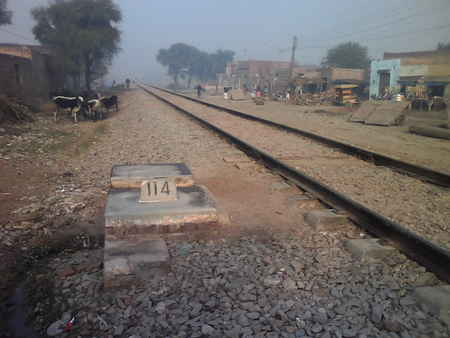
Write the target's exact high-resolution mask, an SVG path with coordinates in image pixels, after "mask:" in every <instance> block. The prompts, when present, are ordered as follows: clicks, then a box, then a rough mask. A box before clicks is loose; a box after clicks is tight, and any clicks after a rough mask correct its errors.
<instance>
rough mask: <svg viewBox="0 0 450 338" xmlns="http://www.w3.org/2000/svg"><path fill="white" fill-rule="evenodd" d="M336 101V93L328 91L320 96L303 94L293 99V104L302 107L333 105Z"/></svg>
mask: <svg viewBox="0 0 450 338" xmlns="http://www.w3.org/2000/svg"><path fill="white" fill-rule="evenodd" d="M333 99H334V91H332V90H327V91H325V92H322V93H319V94H311V93H303V94H297V95H295V96H294V97H292V99H291V102H292V103H295V104H297V105H300V106H321V105H331V101H332V100H333Z"/></svg>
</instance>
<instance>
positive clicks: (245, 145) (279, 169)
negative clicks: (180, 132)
mask: <svg viewBox="0 0 450 338" xmlns="http://www.w3.org/2000/svg"><path fill="white" fill-rule="evenodd" d="M140 87H141V88H143V89H144V90H146V91H147V92H149V93H150V94H152V95H154V96H156V97H158V98H159V99H161V100H163V101H165V102H167V103H168V104H170V105H172V106H173V107H175V108H176V109H177V110H180V111H182V112H183V113H185V114H187V115H188V116H190V117H191V118H192V119H194V120H196V121H197V122H199V123H200V124H202V125H203V126H205V127H206V128H208V129H210V130H213V131H214V132H215V133H217V134H218V135H219V136H220V137H221V138H223V139H225V140H226V141H227V142H229V143H231V144H233V145H235V146H236V147H237V148H238V149H240V150H242V151H243V152H245V153H246V154H247V155H248V156H250V157H253V158H254V159H256V160H257V161H259V163H261V164H262V165H264V166H265V167H267V168H269V169H270V170H272V171H274V172H276V173H278V174H279V175H280V176H282V177H283V178H284V179H285V180H287V181H289V182H291V183H293V184H295V185H297V186H298V187H299V188H300V189H302V190H304V191H308V192H309V193H311V194H313V195H314V196H316V197H317V198H318V199H319V200H320V201H321V202H322V203H324V204H325V205H327V206H329V207H330V208H334V209H337V210H339V211H340V212H345V213H346V214H347V216H348V217H349V218H350V219H351V220H352V221H353V222H355V223H356V224H358V225H360V226H361V227H362V228H364V229H366V230H368V231H369V232H371V233H373V234H374V235H376V236H378V237H381V238H385V239H389V240H391V241H393V242H394V243H396V246H397V247H398V249H399V250H401V251H402V252H403V253H405V254H407V255H408V256H409V257H411V258H412V259H414V260H416V261H418V262H419V263H420V264H422V265H423V266H425V267H426V268H428V269H429V270H431V271H433V272H434V273H436V274H437V275H439V276H440V277H442V278H444V279H446V280H447V281H450V254H449V251H448V250H446V249H444V248H442V247H441V246H439V245H436V244H435V243H433V242H431V241H429V240H427V239H425V238H423V237H422V236H421V235H418V234H416V233H415V232H412V231H410V230H408V229H405V227H404V226H402V225H400V224H398V223H397V222H395V221H393V220H392V219H390V218H388V217H385V216H383V215H381V214H380V213H378V212H376V211H374V210H371V209H370V208H368V207H367V206H365V205H363V204H361V203H359V202H357V201H355V200H354V199H353V198H350V197H349V196H348V194H345V193H341V192H338V191H337V190H335V189H333V188H332V187H330V186H328V185H327V184H326V183H324V182H322V181H321V180H319V179H316V178H314V177H312V176H310V175H308V174H306V173H305V172H304V171H303V170H300V168H302V169H306V170H305V171H308V169H310V168H308V165H305V164H303V165H299V166H293V165H292V159H296V158H297V159H298V156H295V154H294V155H293V154H292V153H291V154H289V153H287V154H288V155H286V153H284V155H285V156H273V155H271V154H269V153H267V152H265V151H263V150H261V149H260V147H258V146H255V145H254V144H253V143H252V142H246V141H245V140H243V139H241V138H239V137H237V136H236V135H234V134H235V133H231V132H229V128H228V127H226V128H224V127H219V126H218V123H216V122H210V121H209V120H217V119H218V118H217V117H214V118H213V117H211V116H200V115H201V114H194V113H192V111H193V110H194V109H192V104H194V105H195V104H203V105H208V106H209V107H211V108H214V109H215V110H216V111H218V110H220V112H218V113H217V114H223V111H224V110H226V111H227V112H228V113H231V114H232V115H233V116H239V118H246V119H247V120H250V121H251V123H258V124H260V122H263V123H264V124H266V125H270V128H272V129H274V127H275V128H276V130H278V132H280V130H283V132H289V133H292V134H293V135H295V137H296V138H297V139H300V138H299V137H298V136H301V139H302V141H298V140H296V141H294V142H300V143H302V144H301V145H300V143H299V146H298V147H296V148H299V147H305V144H304V143H303V142H305V141H304V139H305V138H309V139H310V140H312V141H313V143H311V141H307V142H310V144H312V146H311V145H310V146H309V147H313V148H315V147H317V143H321V144H324V145H326V148H327V149H328V152H330V148H335V149H338V150H339V152H336V151H334V150H333V151H331V153H330V154H329V155H330V156H329V157H328V159H329V160H330V161H333V159H335V160H339V159H343V158H342V153H345V154H352V155H353V156H355V157H358V158H362V159H364V160H365V161H367V160H368V159H369V160H370V162H372V163H373V164H376V165H377V167H376V168H378V169H381V170H383V169H382V168H380V166H382V165H384V163H385V164H386V166H389V167H390V168H393V169H394V170H396V171H400V172H403V173H407V174H408V175H410V176H413V177H415V178H416V179H420V180H426V181H427V182H432V183H433V184H438V185H442V186H445V187H447V186H449V182H450V180H449V176H448V175H446V174H445V173H442V172H438V171H433V170H430V169H428V168H423V167H420V166H416V165H413V164H410V163H406V162H403V161H399V160H395V159H391V158H388V157H386V156H383V155H380V154H376V153H374V152H370V151H367V150H365V149H361V148H357V147H353V146H350V145H346V144H344V143H340V142H336V141H333V140H330V139H326V138H324V137H322V136H320V135H315V134H312V133H308V132H304V131H298V130H294V128H291V127H286V126H283V125H280V124H277V123H273V122H271V121H267V120H263V119H259V118H256V117H254V116H250V115H247V116H245V115H246V114H243V113H241V112H236V111H233V110H230V109H224V108H222V107H219V106H215V105H212V104H210V103H206V102H204V101H202V102H201V103H191V105H189V106H190V108H189V107H188V108H186V107H184V106H183V104H179V102H180V100H183V101H186V99H189V100H193V101H196V100H195V99H193V98H191V97H186V96H183V95H180V94H175V93H173V92H170V91H163V90H161V89H159V88H154V87H150V86H146V85H140ZM174 97H177V98H178V99H177V100H174V99H173V98H174ZM175 101H177V102H175ZM233 123H234V124H241V123H239V122H232V124H233ZM249 128H251V126H250V127H249ZM266 128H269V127H266ZM267 132H268V131H264V133H267ZM262 145H263V147H264V143H262ZM306 147H308V146H306ZM266 148H269V150H271V151H275V152H276V149H273V147H272V148H270V147H268V146H267V144H266ZM283 159H284V160H283ZM344 160H345V161H347V160H348V158H344ZM294 162H295V161H294ZM307 162H308V161H307ZM353 164H354V163H353ZM372 166H373V165H372ZM442 189H444V188H442Z"/></svg>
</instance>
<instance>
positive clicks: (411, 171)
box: [149, 86, 450, 187]
mask: <svg viewBox="0 0 450 338" xmlns="http://www.w3.org/2000/svg"><path fill="white" fill-rule="evenodd" d="M149 87H153V86H149ZM153 88H156V89H158V90H161V91H164V92H167V93H169V94H172V95H177V96H180V97H183V98H186V99H188V100H191V101H194V102H197V103H200V104H203V105H205V106H208V107H211V108H215V109H220V110H224V111H227V112H229V113H230V114H233V115H235V116H238V117H241V118H245V119H248V120H253V121H257V122H261V123H264V124H266V125H269V126H271V127H275V128H279V129H282V130H284V131H288V132H291V133H294V134H297V135H300V136H302V137H305V138H308V139H311V140H314V141H316V142H318V143H321V144H324V145H326V146H329V147H331V148H337V149H339V150H341V151H342V152H344V153H346V154H348V155H352V156H355V157H357V158H360V159H362V160H364V161H367V162H370V163H373V164H375V165H379V166H384V167H388V168H390V169H392V170H394V171H397V172H400V173H403V174H406V175H409V176H412V177H415V178H417V179H420V180H423V181H426V182H429V183H433V184H436V185H440V186H443V187H450V175H448V174H446V173H443V172H441V171H437V170H433V169H429V168H427V167H424V166H420V165H417V164H413V163H409V162H405V161H401V160H397V159H395V158H392V157H389V156H386V155H382V154H378V153H375V152H373V151H370V150H367V149H363V148H359V147H356V146H352V145H350V144H347V143H343V142H339V141H336V140H333V139H330V138H327V137H324V136H321V135H317V134H314V133H311V132H308V131H306V130H302V129H298V128H294V127H290V126H287V125H284V124H281V123H277V122H273V121H270V120H267V119H264V118H261V117H257V116H253V115H249V114H246V113H243V112H240V111H237V110H234V109H230V108H226V107H222V106H218V105H215V104H213V103H210V102H205V101H202V100H197V99H195V98H193V97H190V96H187V95H183V94H180V93H176V92H174V91H170V90H167V89H162V88H158V87H153Z"/></svg>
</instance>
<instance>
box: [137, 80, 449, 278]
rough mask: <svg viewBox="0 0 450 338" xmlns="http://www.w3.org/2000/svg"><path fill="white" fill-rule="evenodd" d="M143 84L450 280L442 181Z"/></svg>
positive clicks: (445, 193) (442, 177)
mask: <svg viewBox="0 0 450 338" xmlns="http://www.w3.org/2000/svg"><path fill="white" fill-rule="evenodd" d="M142 88H143V89H145V90H146V91H149V92H150V93H152V94H153V95H155V96H158V97H159V98H160V99H163V100H164V101H166V102H168V103H170V104H171V105H173V106H174V107H176V108H177V109H180V110H183V111H184V112H185V113H187V114H188V115H190V116H191V117H192V118H194V119H196V120H197V121H198V122H200V123H202V124H204V125H206V126H207V127H208V128H211V129H213V130H214V131H215V132H217V133H219V134H220V136H221V137H222V138H225V139H227V141H228V142H230V143H233V144H234V145H235V146H236V147H238V148H239V149H241V150H243V151H244V152H245V153H247V154H248V155H249V156H253V157H255V158H256V159H258V160H259V161H260V162H261V164H263V165H265V166H266V167H268V168H270V169H272V170H274V171H276V172H277V173H278V174H280V175H281V176H283V177H284V178H285V179H287V180H289V181H291V182H293V183H295V184H296V185H298V186H299V187H300V188H301V189H303V190H307V191H309V192H311V193H312V194H314V195H315V196H316V197H318V198H319V199H320V200H321V201H322V202H323V203H325V204H326V205H328V206H330V207H332V208H336V209H338V210H341V211H342V212H345V213H346V214H348V216H349V218H350V219H352V220H353V221H354V222H355V223H357V224H359V225H360V226H362V227H364V228H365V229H367V230H368V231H370V232H372V233H373V234H375V235H376V236H380V237H383V238H389V239H391V240H393V241H394V242H395V243H396V244H397V246H398V247H399V249H401V250H402V251H403V252H405V253H406V254H408V255H409V256H410V257H412V258H414V259H415V260H417V261H419V262H420V263H421V264H423V265H424V266H426V267H427V268H429V269H430V270H432V271H433V272H435V273H437V274H438V275H440V276H441V277H443V278H445V279H447V280H450V269H449V268H448V267H449V266H450V254H449V249H450V248H449V245H450V244H449V243H450V235H449V232H448V229H447V224H446V220H447V219H448V218H449V217H450V210H449V208H448V200H449V197H450V192H449V190H448V189H447V188H444V187H440V186H436V185H434V184H429V183H425V182H423V179H424V177H423V175H419V176H421V177H420V178H421V179H418V178H414V177H410V176H405V175H404V174H401V173H398V172H397V171H392V170H388V169H386V168H385V167H382V166H377V165H374V164H370V163H368V162H367V161H362V160H359V159H357V158H356V157H350V156H349V155H347V154H346V153H348V152H349V151H346V153H343V152H342V151H341V150H342V145H341V146H340V148H341V149H339V150H338V149H333V148H331V146H332V145H333V144H331V143H330V144H326V146H324V145H322V144H319V143H318V142H319V141H320V137H319V138H318V139H317V140H316V139H314V137H313V138H312V139H313V140H308V139H305V137H299V135H298V133H290V132H286V131H285V130H280V129H279V128H274V127H270V126H267V125H263V124H261V123H259V122H258V121H257V119H255V118H251V119H250V120H248V119H243V118H241V117H239V116H236V114H233V115H230V114H224V113H223V110H220V111H219V108H218V107H215V108H212V107H210V108H204V109H198V107H199V106H198V105H200V103H195V102H193V101H189V100H186V98H183V97H179V96H175V95H173V94H172V93H170V92H167V91H162V90H160V89H157V88H152V87H149V86H145V85H142ZM196 107H197V108H196ZM224 110H226V109H224ZM302 136H307V135H302ZM344 146H345V144H344ZM344 151H345V149H344ZM365 153H366V154H367V153H370V156H371V158H372V159H374V158H376V156H377V154H376V153H373V152H370V151H365ZM364 158H365V159H367V156H366V157H364ZM380 158H381V157H380ZM399 162H401V161H399ZM378 164H380V163H379V161H378ZM398 166H399V164H398V163H397V166H396V167H397V168H398ZM411 166H412V167H416V168H419V169H420V166H414V165H411ZM425 169H426V168H425ZM425 171H429V172H431V176H429V177H434V178H436V177H437V178H438V179H437V181H441V182H444V183H445V182H447V181H446V180H448V176H447V175H446V174H445V173H442V172H436V171H433V170H425ZM429 172H428V173H426V174H425V176H426V175H430V173H429ZM433 172H434V173H437V174H436V175H434V174H433ZM410 174H411V173H410ZM417 174H419V173H417ZM430 181H434V182H436V180H433V179H430ZM443 185H446V184H443Z"/></svg>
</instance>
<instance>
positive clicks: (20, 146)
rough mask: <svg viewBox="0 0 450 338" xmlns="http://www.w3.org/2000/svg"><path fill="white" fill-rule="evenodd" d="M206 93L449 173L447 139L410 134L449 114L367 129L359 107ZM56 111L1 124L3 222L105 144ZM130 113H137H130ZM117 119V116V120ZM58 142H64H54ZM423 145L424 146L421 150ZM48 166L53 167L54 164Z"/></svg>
mask: <svg viewBox="0 0 450 338" xmlns="http://www.w3.org/2000/svg"><path fill="white" fill-rule="evenodd" d="M207 90H208V93H207V95H204V99H205V100H208V101H211V102H213V103H215V104H219V105H223V106H226V107H230V108H233V109H237V110H242V111H245V112H247V113H250V114H255V115H258V116H261V117H265V116H266V117H268V118H270V116H271V115H273V114H274V113H276V114H277V115H278V116H279V120H280V122H284V123H288V124H291V125H293V126H295V127H298V128H301V129H304V130H308V131H311V132H317V133H319V134H322V135H325V136H327V137H331V138H335V139H338V140H341V141H343V142H348V143H351V144H354V145H356V146H360V147H362V148H366V149H369V150H372V151H375V152H377V151H378V152H380V153H383V154H386V155H389V156H393V157H397V158H402V159H409V160H410V161H411V162H413V163H417V164H421V165H424V166H429V167H434V168H437V169H439V170H441V171H444V172H450V169H449V168H450V166H449V164H450V156H448V154H449V151H450V146H449V143H450V142H449V141H448V140H439V139H432V138H426V137H419V136H417V135H412V134H409V133H408V132H407V129H408V128H409V126H410V125H413V124H421V125H429V126H435V125H439V124H443V123H445V122H446V121H445V120H444V117H445V111H444V110H441V111H438V112H435V111H432V112H420V111H416V110H412V111H408V110H405V115H406V117H407V118H406V123H405V125H404V126H391V127H379V126H367V125H361V124H351V123H348V121H347V120H348V118H349V116H350V114H351V113H352V112H354V111H355V110H356V109H357V108H349V107H333V106H331V107H330V106H322V107H321V106H318V107H300V106H295V105H290V104H287V103H285V102H266V104H265V106H256V105H255V104H254V103H253V101H252V100H250V99H247V100H245V101H229V100H228V101H227V100H223V98H222V96H221V95H220V94H219V95H210V94H209V93H212V92H213V88H207ZM108 94H109V93H106V94H105V95H108ZM193 95H194V93H193ZM121 100H122V101H126V95H125V96H123V97H122V98H121ZM52 109H53V107H52V105H51V104H50V103H49V102H43V103H42V104H41V106H40V111H39V112H38V113H37V114H36V121H37V122H35V123H26V124H19V123H16V124H12V123H10V122H8V123H3V124H0V150H1V152H0V166H1V172H0V204H1V205H2V207H1V208H0V220H1V221H2V222H5V221H7V220H8V219H9V218H10V216H11V213H12V212H13V211H14V210H15V209H17V208H20V207H22V206H24V205H26V204H27V203H29V201H28V200H27V198H26V197H27V196H28V195H30V194H33V195H48V194H51V193H52V190H54V182H55V177H65V175H67V176H69V177H70V173H66V172H65V169H64V166H65V164H66V163H68V161H73V159H74V158H76V157H78V156H79V155H80V153H81V152H82V151H84V150H83V149H85V148H86V149H87V148H89V147H92V146H94V147H95V143H96V140H100V139H101V137H102V132H103V133H104V132H105V131H104V130H103V131H100V132H99V130H98V126H99V125H97V124H96V123H86V122H81V123H79V124H78V125H73V126H72V125H69V128H68V127H67V126H68V123H67V120H65V119H63V121H62V122H61V123H59V124H54V125H53V124H52V125H50V126H49V123H50V124H51V123H53V122H52V121H51V117H52ZM317 110H325V111H327V112H329V113H328V114H314V112H315V111H317ZM122 112H123V111H122ZM127 113H131V114H133V112H129V111H127ZM116 117H117V116H114V117H113V119H114V118H116ZM64 118H68V116H66V117H64ZM107 125H108V124H107ZM102 126H105V125H104V124H103V125H102ZM106 128H107V127H106ZM31 133H33V134H36V133H37V134H38V135H41V136H43V138H45V140H38V141H36V139H35V138H30V139H27V135H28V134H31ZM68 133H72V134H73V139H70V137H67V134H68ZM63 136H64V137H63ZM58 137H61V138H63V140H62V141H56V142H55V140H57V139H58ZM418 144H420V145H421V146H420V147H418V146H417V145H418ZM10 148H16V150H15V151H14V152H13V154H9V149H10ZM45 152H47V153H48V152H51V153H52V156H50V158H51V159H50V160H49V156H48V155H44V153H45ZM41 154H42V156H41ZM49 161H52V162H53V163H52V164H51V165H49Z"/></svg>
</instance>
